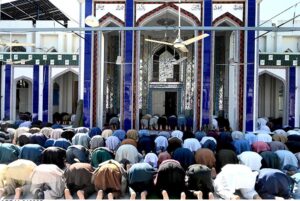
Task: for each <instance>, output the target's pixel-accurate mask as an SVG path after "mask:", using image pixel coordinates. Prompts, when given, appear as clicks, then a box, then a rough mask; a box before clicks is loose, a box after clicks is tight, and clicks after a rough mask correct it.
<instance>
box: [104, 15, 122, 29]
mask: <svg viewBox="0 0 300 201" xmlns="http://www.w3.org/2000/svg"><path fill="white" fill-rule="evenodd" d="M110 23H114V24H116V25H117V26H120V27H122V26H125V23H124V21H122V20H121V19H120V18H118V17H116V16H115V15H113V14H111V13H110V12H108V13H107V14H106V15H104V16H103V17H101V18H100V19H99V24H100V26H101V27H105V26H107V25H108V24H110Z"/></svg>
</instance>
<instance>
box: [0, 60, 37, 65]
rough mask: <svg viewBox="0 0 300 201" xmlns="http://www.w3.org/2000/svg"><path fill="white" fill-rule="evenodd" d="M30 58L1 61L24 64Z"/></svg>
mask: <svg viewBox="0 0 300 201" xmlns="http://www.w3.org/2000/svg"><path fill="white" fill-rule="evenodd" d="M31 60H32V59H21V60H17V61H11V60H8V61H2V62H3V63H5V64H25V63H26V62H27V61H31Z"/></svg>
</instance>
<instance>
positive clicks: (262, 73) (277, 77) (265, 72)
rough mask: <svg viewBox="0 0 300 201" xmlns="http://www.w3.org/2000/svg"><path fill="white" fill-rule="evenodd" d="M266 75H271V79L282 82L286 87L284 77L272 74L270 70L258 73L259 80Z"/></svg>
mask: <svg viewBox="0 0 300 201" xmlns="http://www.w3.org/2000/svg"><path fill="white" fill-rule="evenodd" d="M264 74H267V75H270V76H271V77H274V78H276V79H278V80H280V81H282V83H283V85H284V86H285V85H286V80H284V79H283V78H282V77H280V76H278V75H276V74H275V73H272V72H270V71H268V70H263V71H261V72H259V73H258V78H259V77H260V76H262V75H264Z"/></svg>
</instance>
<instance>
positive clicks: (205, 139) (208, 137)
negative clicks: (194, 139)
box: [200, 136, 217, 145]
mask: <svg viewBox="0 0 300 201" xmlns="http://www.w3.org/2000/svg"><path fill="white" fill-rule="evenodd" d="M207 140H212V141H214V142H215V143H216V144H217V140H216V139H215V138H213V137H210V136H204V137H203V138H202V139H201V141H200V144H201V145H203V144H204V143H205V142H206V141H207Z"/></svg>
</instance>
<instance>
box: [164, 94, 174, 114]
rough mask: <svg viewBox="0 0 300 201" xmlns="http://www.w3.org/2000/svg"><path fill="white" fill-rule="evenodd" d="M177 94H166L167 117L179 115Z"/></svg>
mask: <svg viewBox="0 0 300 201" xmlns="http://www.w3.org/2000/svg"><path fill="white" fill-rule="evenodd" d="M176 108H177V92H166V97H165V113H166V115H167V116H170V115H173V114H177V112H176Z"/></svg>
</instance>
